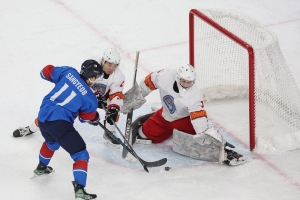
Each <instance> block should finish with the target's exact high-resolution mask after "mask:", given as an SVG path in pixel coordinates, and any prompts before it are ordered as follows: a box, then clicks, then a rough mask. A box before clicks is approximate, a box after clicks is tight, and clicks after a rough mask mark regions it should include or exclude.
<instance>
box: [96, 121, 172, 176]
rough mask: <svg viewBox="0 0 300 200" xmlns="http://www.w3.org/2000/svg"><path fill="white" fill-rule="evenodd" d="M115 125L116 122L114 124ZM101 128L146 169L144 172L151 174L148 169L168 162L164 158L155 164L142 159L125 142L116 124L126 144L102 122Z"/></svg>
mask: <svg viewBox="0 0 300 200" xmlns="http://www.w3.org/2000/svg"><path fill="white" fill-rule="evenodd" d="M113 123H114V122H113ZM98 124H99V126H100V127H101V128H103V129H104V130H105V131H106V132H107V133H108V134H109V135H110V136H111V137H112V138H113V139H114V140H115V141H117V142H118V143H119V144H120V145H122V146H123V148H124V149H126V150H127V151H128V152H129V153H131V154H132V155H133V156H134V157H135V158H136V159H137V160H138V161H139V162H140V163H141V164H142V166H143V167H144V170H145V171H146V172H148V173H149V171H148V167H159V166H161V165H164V164H165V163H166V162H167V159H166V158H163V159H161V160H158V161H154V162H147V161H145V160H143V159H141V158H140V157H139V156H138V155H137V154H136V153H135V151H134V150H133V148H132V146H130V145H129V144H128V142H127V141H126V140H125V138H124V136H123V134H122V132H121V131H120V129H119V127H118V126H117V125H116V124H115V123H114V125H115V126H116V128H117V130H118V131H119V132H120V135H121V136H122V137H123V138H124V142H125V143H126V144H125V143H123V142H122V141H121V140H120V138H117V137H116V136H115V135H114V134H113V133H112V132H110V131H109V130H108V129H107V128H106V127H105V126H104V125H103V124H101V123H100V122H99V123H98Z"/></svg>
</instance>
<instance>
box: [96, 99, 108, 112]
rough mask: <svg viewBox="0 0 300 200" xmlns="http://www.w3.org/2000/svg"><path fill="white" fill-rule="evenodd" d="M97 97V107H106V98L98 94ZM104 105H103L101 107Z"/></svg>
mask: <svg viewBox="0 0 300 200" xmlns="http://www.w3.org/2000/svg"><path fill="white" fill-rule="evenodd" d="M97 99H98V108H100V109H104V110H105V109H106V106H107V101H106V99H105V98H104V97H103V96H101V95H99V96H98V97H97ZM103 106H104V107H103Z"/></svg>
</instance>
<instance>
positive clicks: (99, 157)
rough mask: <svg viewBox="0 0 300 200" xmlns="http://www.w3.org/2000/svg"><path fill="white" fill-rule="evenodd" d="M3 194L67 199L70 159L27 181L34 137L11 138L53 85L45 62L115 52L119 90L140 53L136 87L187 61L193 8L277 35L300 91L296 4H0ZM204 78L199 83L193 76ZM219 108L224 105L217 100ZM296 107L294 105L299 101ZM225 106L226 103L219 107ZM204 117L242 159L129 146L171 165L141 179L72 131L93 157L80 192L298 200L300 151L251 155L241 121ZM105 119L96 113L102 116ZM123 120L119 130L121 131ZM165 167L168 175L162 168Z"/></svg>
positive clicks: (88, 134)
mask: <svg viewBox="0 0 300 200" xmlns="http://www.w3.org/2000/svg"><path fill="white" fill-rule="evenodd" d="M0 3H1V8H0V29H1V30H0V45H1V48H0V54H1V56H0V67H1V73H0V81H1V82H0V83H1V88H2V95H1V99H0V101H1V103H0V113H1V116H0V124H1V128H2V131H1V139H0V147H1V150H0V158H1V165H0V166H1V167H0V180H1V181H0V192H1V193H0V194H1V196H2V198H3V199H4V198H5V199H16V200H18V199H24V200H40V199H44V200H53V199H55V200H58V199H63V200H66V199H74V193H73V186H72V184H71V181H72V180H73V175H72V164H73V160H72V159H71V158H70V156H69V155H68V154H67V153H66V152H65V151H64V150H63V149H60V150H58V151H57V152H56V153H55V154H54V157H53V159H52V160H51V162H50V165H51V166H52V167H53V168H54V169H55V173H54V174H53V175H51V176H47V177H41V178H36V179H30V177H31V176H32V174H33V170H34V169H35V167H36V166H37V164H38V154H39V150H40V147H41V144H42V142H43V138H42V136H41V135H40V133H39V132H37V133H35V134H33V135H30V136H28V137H25V138H13V137H12V132H13V131H14V130H15V129H16V128H18V127H19V126H27V125H29V124H30V123H31V122H32V121H33V120H34V119H35V117H36V116H37V113H38V110H39V106H40V104H41V101H42V98H43V96H44V95H45V94H47V93H48V92H49V90H50V89H51V88H52V84H51V83H49V82H47V81H44V80H42V79H41V78H40V75H39V72H40V70H41V69H42V68H43V67H44V66H45V65H47V64H53V65H56V66H60V65H69V66H73V67H75V68H77V69H79V68H80V65H81V63H82V62H83V61H84V60H86V59H90V58H92V59H99V58H101V56H102V53H103V52H104V50H105V49H106V48H108V47H115V48H118V49H119V50H120V53H121V56H122V60H121V65H120V68H121V70H122V71H123V73H124V74H125V76H126V83H125V91H127V90H128V89H129V88H130V87H131V86H132V80H133V74H134V73H133V72H134V69H133V68H134V63H135V53H136V51H140V58H139V67H138V73H137V81H138V82H139V81H140V80H141V79H142V78H144V77H145V76H146V75H147V74H148V73H150V72H152V71H154V70H159V69H162V68H174V69H176V68H178V67H179V66H180V65H181V64H183V63H187V62H188V55H189V52H188V14H189V11H190V9H197V8H220V9H230V10H235V11H240V12H243V13H245V14H247V15H249V16H251V17H252V18H253V19H255V20H257V21H259V22H260V23H261V24H263V25H265V26H267V27H268V28H269V29H270V30H272V31H273V32H275V33H276V34H277V36H278V40H279V44H280V47H281V50H282V52H283V55H284V57H285V59H286V62H287V64H288V66H289V68H290V70H291V72H292V74H293V76H294V78H295V80H296V82H297V85H298V87H300V67H299V64H300V56H299V55H300V38H299V35H300V1H299V0H285V1H279V0H242V1H241V0H201V1H200V0H185V1H182V0H181V1H180V0H162V1H157V0H126V1H118V0H110V1H108V0H87V1H79V0H72V1H67V0H52V1H51V0H45V1H38V0H27V1H18V0H10V1H8V0H0ZM198 78H201V77H198ZM218 103H220V104H222V103H223V104H224V108H226V107H227V106H230V104H232V103H230V102H218ZM299 103H300V102H299ZM225 105H226V106H225ZM235 105H236V104H235ZM151 106H155V107H160V106H161V104H160V102H159V98H158V92H153V93H151V94H150V95H149V96H148V97H147V103H146V104H145V105H144V106H143V107H142V108H140V109H138V110H136V111H134V118H135V117H138V116H139V115H143V114H146V113H148V112H150V111H151ZM207 107H208V108H207V110H208V115H209V117H210V120H211V121H213V122H214V123H217V124H219V125H220V126H221V131H222V134H223V136H224V137H225V138H226V139H227V140H228V141H230V142H231V143H233V144H234V145H235V146H236V150H237V151H238V152H240V153H242V154H243V155H244V156H245V157H246V158H247V160H248V162H247V163H246V164H244V165H240V166H236V167H228V166H225V165H218V164H215V163H208V162H204V161H199V160H195V159H191V158H187V157H184V156H181V155H179V154H176V153H175V152H173V151H172V138H170V139H169V140H167V141H165V142H163V143H160V144H156V145H149V146H145V145H134V149H135V150H136V152H137V154H138V155H139V156H140V157H141V158H143V159H144V160H146V161H154V160H158V159H161V158H167V159H168V162H167V163H166V164H165V165H164V166H162V167H157V168H149V171H150V173H146V172H145V171H144V170H143V168H142V166H141V165H140V164H139V163H138V162H136V163H130V162H127V161H125V160H123V159H122V156H121V149H113V148H110V147H107V146H105V145H104V144H103V137H102V135H103V130H102V129H101V128H100V127H94V126H90V125H88V124H81V123H80V122H79V121H77V120H76V122H75V127H76V128H77V130H78V131H79V132H80V133H81V135H82V137H83V138H84V139H85V141H86V143H87V148H88V150H89V153H90V157H91V158H90V162H89V171H88V180H87V187H86V190H87V192H89V193H96V194H97V195H98V199H107V200H127V199H128V200H129V199H130V200H141V199H142V200H154V199H160V200H164V199H165V200H182V199H189V200H198V199H207V200H208V199H209V200H215V199H220V200H239V199H243V200H258V199H259V200H270V199H272V200H282V199H285V200H297V199H300V171H299V169H300V161H299V158H300V150H295V151H289V152H282V153H276V154H271V155H261V154H256V153H253V152H250V151H249V141H248V138H247V137H248V133H247V131H245V130H247V129H242V130H239V131H233V130H235V129H234V127H235V126H236V124H237V123H244V122H245V120H247V119H243V118H240V117H237V118H236V120H234V121H232V120H226V114H227V115H228V114H232V115H236V116H239V114H241V115H243V113H240V112H241V110H240V109H239V107H236V110H230V113H229V112H227V113H225V112H220V111H216V110H214V109H212V108H210V107H209V106H207ZM100 114H101V116H102V119H104V113H103V111H101V112H100ZM125 120H126V116H125V115H121V118H120V122H119V127H120V129H121V130H122V131H124V129H125ZM165 166H169V167H171V170H170V171H165V170H164V167H165Z"/></svg>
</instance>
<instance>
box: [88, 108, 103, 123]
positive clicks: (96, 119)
mask: <svg viewBox="0 0 300 200" xmlns="http://www.w3.org/2000/svg"><path fill="white" fill-rule="evenodd" d="M99 121H100V116H99V113H98V112H97V111H96V116H95V119H93V120H91V121H89V122H88V123H89V124H90V125H93V126H98V123H99Z"/></svg>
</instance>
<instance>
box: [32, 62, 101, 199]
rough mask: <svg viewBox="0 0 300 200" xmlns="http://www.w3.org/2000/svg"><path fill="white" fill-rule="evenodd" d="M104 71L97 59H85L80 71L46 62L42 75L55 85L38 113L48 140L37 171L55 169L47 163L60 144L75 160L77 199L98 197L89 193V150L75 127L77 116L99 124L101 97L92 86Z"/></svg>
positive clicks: (39, 173) (82, 120) (40, 172)
mask: <svg viewBox="0 0 300 200" xmlns="http://www.w3.org/2000/svg"><path fill="white" fill-rule="evenodd" d="M102 73H103V70H102V67H101V66H100V64H99V63H98V62H97V61H95V60H86V61H85V62H84V63H83V64H82V66H81V71H80V73H78V72H77V70H76V69H74V68H72V67H69V66H62V67H54V66H53V65H47V66H46V67H44V68H43V69H42V71H41V73H40V75H41V77H42V78H43V79H45V80H47V81H50V82H52V83H54V84H55V86H54V88H53V89H52V90H51V91H50V92H49V93H48V94H47V95H46V96H45V97H44V99H43V101H42V104H41V106H40V111H39V113H38V120H39V121H38V123H39V128H40V131H41V134H42V135H43V137H44V139H45V141H44V142H43V144H42V147H41V149H40V154H39V164H38V166H37V168H36V169H35V170H34V174H35V175H36V176H40V175H45V174H49V173H51V172H53V169H52V167H50V166H48V164H49V162H50V160H51V158H52V156H53V154H54V152H55V151H56V150H58V149H59V147H60V146H61V147H62V148H63V149H65V150H66V151H67V152H68V153H69V154H70V156H71V158H72V159H73V160H74V164H73V176H74V181H72V184H73V186H74V191H75V198H81V199H95V198H96V197H97V195H95V194H88V193H86V191H85V189H84V187H85V186H86V179H87V169H88V161H89V153H88V151H87V149H86V144H85V142H84V140H83V139H82V137H81V136H80V134H79V133H78V132H77V131H76V129H75V128H74V127H73V123H74V119H75V118H76V117H78V118H79V120H80V121H81V122H88V123H89V124H91V125H98V122H99V120H100V117H99V114H98V112H97V107H98V100H97V98H96V96H95V95H94V93H93V91H92V90H91V89H90V87H91V86H92V85H93V84H94V83H95V81H96V79H97V78H98V77H99V76H101V75H102Z"/></svg>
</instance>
